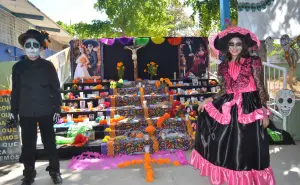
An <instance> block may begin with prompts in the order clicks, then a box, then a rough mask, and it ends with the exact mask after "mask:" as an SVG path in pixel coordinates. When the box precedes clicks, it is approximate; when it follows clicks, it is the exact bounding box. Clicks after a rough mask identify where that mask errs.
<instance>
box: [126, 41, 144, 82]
mask: <svg viewBox="0 0 300 185" xmlns="http://www.w3.org/2000/svg"><path fill="white" fill-rule="evenodd" d="M142 47H144V46H143V45H142V46H137V45H136V43H135V39H133V45H131V46H125V47H124V49H129V50H130V51H131V52H132V60H133V65H134V80H135V81H136V80H137V79H138V68H137V67H138V65H137V51H138V50H139V49H140V48H142Z"/></svg>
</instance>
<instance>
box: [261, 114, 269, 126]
mask: <svg viewBox="0 0 300 185" xmlns="http://www.w3.org/2000/svg"><path fill="white" fill-rule="evenodd" d="M261 125H262V126H263V127H264V128H267V127H268V125H269V117H265V118H264V119H263V120H262V123H261Z"/></svg>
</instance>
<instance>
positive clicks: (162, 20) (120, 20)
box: [94, 0, 177, 37]
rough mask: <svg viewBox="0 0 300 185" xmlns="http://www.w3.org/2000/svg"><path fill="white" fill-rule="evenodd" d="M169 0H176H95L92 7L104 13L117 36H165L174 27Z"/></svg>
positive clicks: (173, 0)
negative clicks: (168, 9)
mask: <svg viewBox="0 0 300 185" xmlns="http://www.w3.org/2000/svg"><path fill="white" fill-rule="evenodd" d="M171 2H177V0H113V1H112V0H97V2H96V3H95V4H94V8H95V9H96V10H97V11H100V12H104V13H106V15H107V16H108V20H109V21H110V22H111V25H110V29H111V30H112V31H113V32H114V33H116V34H117V36H125V35H126V36H136V37H138V36H167V35H168V32H169V30H170V29H171V28H173V27H174V26H173V25H170V24H169V22H170V20H171V21H172V20H173V16H172V15H170V14H168V11H167V8H168V6H169V4H170V3H171Z"/></svg>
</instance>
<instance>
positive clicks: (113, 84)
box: [110, 79, 123, 89]
mask: <svg viewBox="0 0 300 185" xmlns="http://www.w3.org/2000/svg"><path fill="white" fill-rule="evenodd" d="M122 87H123V80H122V79H120V80H118V81H117V82H116V81H111V82H110V88H111V89H115V88H122Z"/></svg>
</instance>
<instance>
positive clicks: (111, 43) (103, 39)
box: [99, 38, 115, 46]
mask: <svg viewBox="0 0 300 185" xmlns="http://www.w3.org/2000/svg"><path fill="white" fill-rule="evenodd" d="M99 41H100V42H101V43H103V44H106V45H109V46H112V45H113V44H114V43H115V39H107V38H101V39H99Z"/></svg>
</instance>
